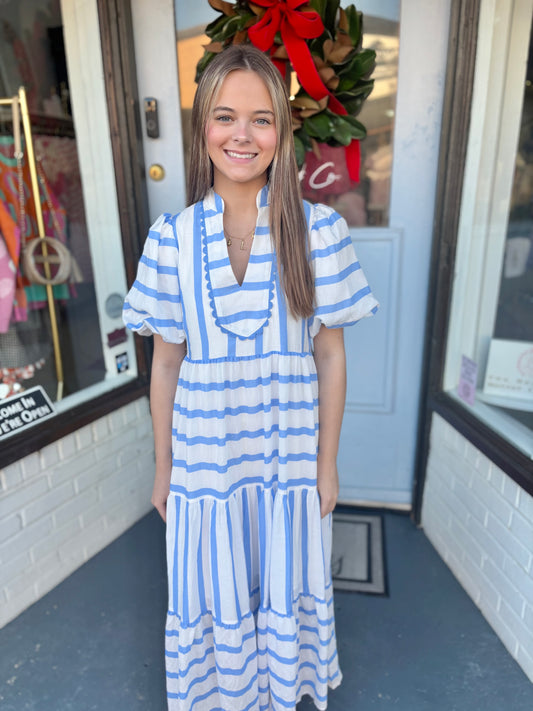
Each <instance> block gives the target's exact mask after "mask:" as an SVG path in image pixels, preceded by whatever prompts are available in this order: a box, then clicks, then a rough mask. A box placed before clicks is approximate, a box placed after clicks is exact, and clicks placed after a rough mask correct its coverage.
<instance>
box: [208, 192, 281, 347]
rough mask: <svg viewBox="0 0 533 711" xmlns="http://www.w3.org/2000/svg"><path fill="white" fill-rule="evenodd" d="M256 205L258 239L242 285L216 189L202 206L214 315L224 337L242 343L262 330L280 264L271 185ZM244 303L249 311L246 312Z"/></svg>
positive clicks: (209, 293) (271, 301)
mask: <svg viewBox="0 0 533 711" xmlns="http://www.w3.org/2000/svg"><path fill="white" fill-rule="evenodd" d="M256 203H257V210H258V211H257V222H256V229H255V238H254V240H253V242H252V248H251V251H250V257H249V262H248V266H247V269H246V272H245V275H244V279H243V281H242V284H239V283H238V282H237V279H236V278H235V274H234V273H233V269H232V267H231V263H230V260H229V255H228V251H227V246H226V242H225V236H224V227H223V216H224V201H223V199H222V198H221V197H220V195H218V194H217V193H215V191H214V190H211V191H210V192H209V193H208V194H207V195H206V197H205V198H204V199H203V200H202V203H201V213H200V223H201V224H200V228H201V239H202V254H203V262H204V272H205V278H206V283H207V291H208V296H209V305H210V308H211V312H212V314H213V318H214V320H215V324H216V325H217V327H218V328H219V329H220V330H221V331H222V332H223V333H225V334H227V335H231V336H236V337H237V338H240V339H242V340H246V339H250V338H255V337H256V336H258V335H259V334H260V333H261V332H262V331H263V329H264V328H265V326H266V325H267V324H268V322H269V320H270V317H271V315H272V307H273V301H274V286H275V281H276V261H277V260H276V257H275V254H274V251H273V249H272V245H271V240H270V228H269V210H268V206H269V201H268V186H266V185H265V186H264V187H263V188H261V190H260V191H259V193H258V194H257V198H256ZM208 223H209V224H208ZM243 297H244V298H243ZM243 303H245V304H246V308H247V309H248V310H245V311H243V310H242V308H243Z"/></svg>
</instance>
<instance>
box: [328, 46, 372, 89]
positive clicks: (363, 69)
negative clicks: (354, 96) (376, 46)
mask: <svg viewBox="0 0 533 711" xmlns="http://www.w3.org/2000/svg"><path fill="white" fill-rule="evenodd" d="M375 65H376V53H375V52H374V50H373V49H363V50H362V51H361V52H358V53H357V54H356V55H355V56H353V57H352V59H350V61H348V62H347V63H346V64H344V65H342V68H341V69H339V70H338V71H337V74H338V75H339V77H340V78H341V79H342V78H344V77H346V78H348V79H350V80H352V81H354V82H357V81H359V79H362V78H364V77H367V76H369V75H370V74H371V73H372V71H373V69H374V67H375Z"/></svg>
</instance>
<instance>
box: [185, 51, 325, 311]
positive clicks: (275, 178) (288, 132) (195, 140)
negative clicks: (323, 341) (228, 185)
mask: <svg viewBox="0 0 533 711" xmlns="http://www.w3.org/2000/svg"><path fill="white" fill-rule="evenodd" d="M239 69H240V70H243V69H244V70H248V71H251V72H255V73H256V74H257V75H258V76H259V77H260V78H261V79H262V80H263V81H264V83H265V86H266V88H267V89H268V92H269V94H270V97H271V100H272V106H273V108H274V121H275V126H276V134H277V146H276V152H275V155H274V159H273V161H272V163H271V165H270V167H269V170H268V179H269V190H270V233H271V237H272V240H273V243H274V248H275V250H276V254H277V255H278V266H279V269H280V273H281V283H282V287H283V292H284V294H285V298H286V300H287V304H288V307H289V309H290V311H291V312H292V314H293V315H294V316H301V317H303V318H308V317H309V316H311V315H312V314H313V301H314V282H313V275H312V272H311V267H310V265H309V259H308V253H307V221H306V218H305V213H304V209H303V204H302V196H301V192H300V182H299V179H298V166H297V165H296V157H295V154H294V142H293V137H292V121H291V111H290V105H289V99H288V95H287V89H286V87H285V84H284V82H283V79H282V78H281V74H280V73H279V71H278V69H277V68H276V67H275V66H274V64H273V63H272V62H271V61H270V59H269V58H268V57H267V56H266V55H264V54H263V53H262V52H261V51H260V50H258V49H256V48H255V47H253V46H252V45H247V44H240V45H232V46H231V47H229V48H228V49H225V50H223V51H222V52H221V53H220V54H218V55H217V56H216V57H215V58H214V59H213V60H212V61H211V63H210V64H209V65H208V66H207V68H206V69H205V71H204V72H203V74H202V76H201V77H200V81H199V84H198V88H197V90H196V95H195V97H194V103H193V108H192V117H191V122H192V126H191V129H192V130H191V150H190V156H189V171H188V181H187V182H188V186H187V200H188V204H189V205H191V204H193V203H195V202H198V201H199V200H202V199H203V198H204V197H205V195H206V193H207V192H208V191H209V189H210V188H211V187H212V186H213V165H212V163H211V159H210V158H209V153H208V151H207V141H206V126H207V122H208V120H209V117H210V114H211V111H212V107H213V105H214V102H215V100H216V97H217V95H218V93H219V91H220V88H221V87H222V83H223V81H224V79H225V78H226V77H227V76H228V74H229V73H230V72H233V71H236V70H239Z"/></svg>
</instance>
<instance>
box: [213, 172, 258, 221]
mask: <svg viewBox="0 0 533 711" xmlns="http://www.w3.org/2000/svg"><path fill="white" fill-rule="evenodd" d="M264 185H265V183H264V182H259V181H253V182H249V183H234V182H232V183H231V184H228V185H226V184H225V183H224V181H216V180H215V183H214V185H213V189H214V191H215V192H216V193H217V195H220V197H221V198H222V199H223V200H224V214H225V215H227V216H228V217H229V216H231V215H241V216H244V215H247V214H250V213H253V212H257V208H256V199H257V193H258V192H259V191H260V190H261V188H262V187H264Z"/></svg>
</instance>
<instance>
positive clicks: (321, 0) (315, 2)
mask: <svg viewBox="0 0 533 711" xmlns="http://www.w3.org/2000/svg"><path fill="white" fill-rule="evenodd" d="M327 4H328V0H310V2H309V5H310V7H311V8H312V9H313V10H316V11H317V12H318V14H319V15H320V17H324V12H325V11H326V5H327Z"/></svg>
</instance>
